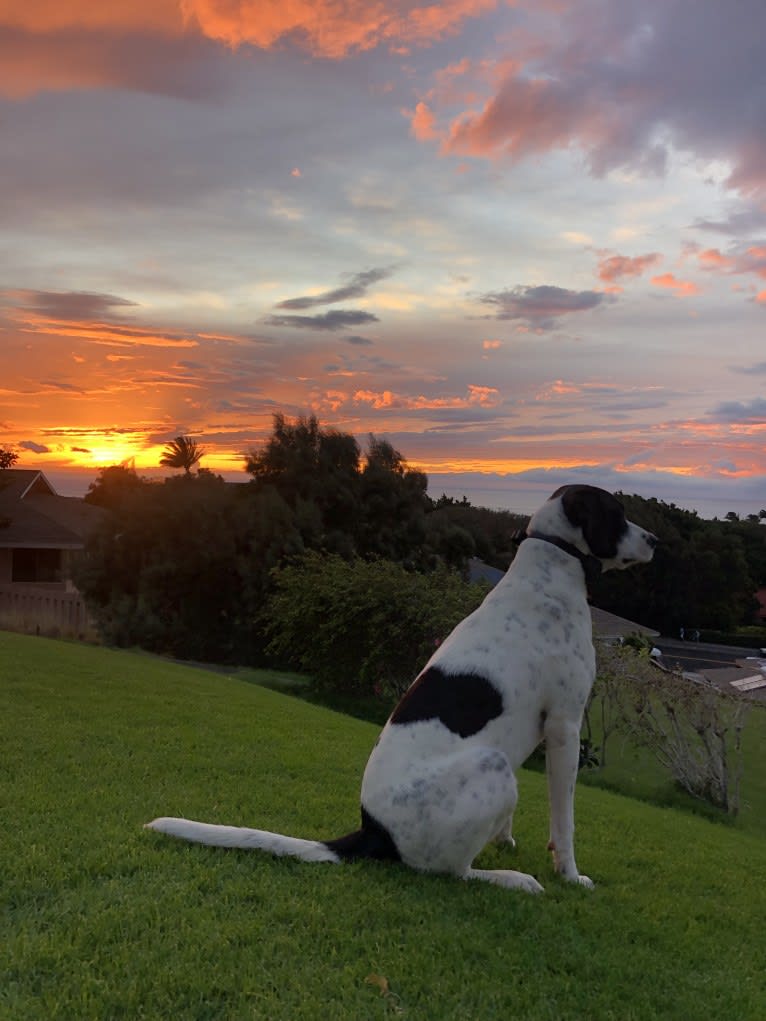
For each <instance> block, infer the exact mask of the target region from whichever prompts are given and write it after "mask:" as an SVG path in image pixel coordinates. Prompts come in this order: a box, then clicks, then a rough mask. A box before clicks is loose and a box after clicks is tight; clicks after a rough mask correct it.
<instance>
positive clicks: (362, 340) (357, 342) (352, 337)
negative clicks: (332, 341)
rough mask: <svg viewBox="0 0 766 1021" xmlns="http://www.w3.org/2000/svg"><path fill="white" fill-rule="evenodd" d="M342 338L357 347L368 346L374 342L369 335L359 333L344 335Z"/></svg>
mask: <svg viewBox="0 0 766 1021" xmlns="http://www.w3.org/2000/svg"><path fill="white" fill-rule="evenodd" d="M341 339H342V340H343V341H344V342H345V343H346V344H353V345H354V346H355V347H367V346H368V345H370V344H373V343H374V341H372V340H370V339H369V337H360V336H359V334H358V333H352V334H349V336H348V337H342V338H341Z"/></svg>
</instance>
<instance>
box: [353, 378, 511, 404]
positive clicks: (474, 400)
mask: <svg viewBox="0 0 766 1021" xmlns="http://www.w3.org/2000/svg"><path fill="white" fill-rule="evenodd" d="M353 400H354V403H355V404H369V405H370V406H371V407H372V408H375V409H376V410H380V409H382V408H398V409H407V410H411V411H424V410H439V409H442V408H470V407H481V408H494V407H496V406H497V405H498V404H499V403H500V393H499V391H498V390H497V389H496V388H495V387H492V386H476V385H474V384H473V383H469V384H468V393H467V395H466V396H465V397H425V396H424V395H423V394H420V395H419V396H417V397H407V396H404V395H401V394H395V393H393V391H391V390H383V391H375V390H357V391H356V393H355V394H354V397H353Z"/></svg>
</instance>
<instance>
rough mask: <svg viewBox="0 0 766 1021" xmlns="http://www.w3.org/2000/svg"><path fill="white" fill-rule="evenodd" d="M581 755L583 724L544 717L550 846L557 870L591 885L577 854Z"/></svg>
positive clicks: (584, 884)
mask: <svg viewBox="0 0 766 1021" xmlns="http://www.w3.org/2000/svg"><path fill="white" fill-rule="evenodd" d="M579 759H580V727H579V726H578V725H577V724H576V723H573V722H572V721H571V720H569V719H564V718H561V717H558V718H556V717H554V716H549V717H548V718H547V720H546V721H545V761H546V770H547V774H548V797H549V800H550V815H551V825H550V837H551V839H550V844H549V845H548V846H549V848H550V850H551V851H553V861H554V865H555V868H556V871H557V872H558V873H559V874H560V875H561V876H563V877H564V879H568V880H569V881H570V882H573V883H581V884H582V885H583V886H588V887H592V886H593V883H592V882H591V880H590V879H588V877H587V876H581V875H580V873H579V872H578V871H577V865H576V864H575V856H574V792H575V783H576V781H577V767H578V764H579Z"/></svg>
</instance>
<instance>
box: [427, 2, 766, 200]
mask: <svg viewBox="0 0 766 1021" xmlns="http://www.w3.org/2000/svg"><path fill="white" fill-rule="evenodd" d="M524 6H525V10H527V12H528V13H529V14H530V15H531V10H532V5H531V4H528V5H526V4H525V5H524ZM535 15H536V17H534V18H533V17H531V16H530V17H529V18H528V19H527V21H526V24H525V25H524V27H523V28H522V27H521V26H518V28H517V30H516V32H515V34H514V33H511V34H509V37H508V42H507V45H506V53H507V62H506V63H505V65H504V66H503V67H502V72H501V77H500V78H499V80H498V81H495V82H488V81H486V80H485V81H484V82H483V83H482V95H481V97H480V98H476V99H474V100H473V101H472V102H470V103H468V104H466V103H464V104H463V108H462V111H461V110H459V109H455V106H456V103H455V101H454V98H448V97H443V96H442V95H440V94H439V78H438V76H436V75H435V76H434V80H435V82H436V83H437V87H436V88H435V90H434V94H433V96H432V97H431V98H432V106H433V107H434V112H435V113H436V116H437V119H440V118H441V117H442V116H443V117H444V119H445V122H447V123H448V128H447V129H446V133H445V136H444V141H443V143H442V147H441V150H442V152H443V153H446V154H450V155H459V156H472V157H481V158H492V159H494V158H498V157H503V158H506V159H511V160H514V161H517V160H522V159H525V158H529V157H535V156H539V155H541V154H545V153H548V152H551V151H555V150H559V151H564V150H570V151H571V150H572V149H578V150H580V151H581V152H582V153H583V154H584V156H585V159H586V161H587V164H588V165H589V167H590V170H591V172H592V173H593V174H594V175H595V176H602V175H604V174H606V173H608V172H609V171H611V170H613V169H617V168H620V167H629V168H631V169H632V170H637V171H639V172H640V173H643V174H655V175H656V174H664V172H665V170H666V167H667V164H668V161H669V159H670V155H671V152H673V151H676V152H686V153H692V154H693V155H695V156H696V157H698V158H700V159H702V160H710V159H723V160H727V161H728V162H730V163H731V165H732V167H733V170H732V173H731V174H730V176H729V178H728V179H727V181H726V184H727V185H728V186H729V187H730V188H734V189H738V190H740V191H741V192H743V193H747V194H751V195H754V194H756V193H764V192H766V142H765V141H764V135H763V130H762V118H761V113H760V107H759V106H758V103H757V102H754V103H748V102H743V101H742V98H741V97H742V96H747V95H752V94H753V89H754V88H756V86H755V84H754V83H755V82H757V81H759V80H760V79H759V75H760V67H759V64H758V62H757V58H756V56H755V50H754V49H753V46H752V38H753V32H755V31H758V30H761V31H763V30H764V28H766V25H765V24H764V20H763V19H764V8H763V6H762V4H761V3H760V2H759V0H743V2H742V4H738V5H735V6H734V7H732V6H731V5H729V6H726V5H721V4H705V5H700V4H699V3H698V2H695V0H647V2H646V3H644V4H638V5H635V4H634V5H632V6H631V5H626V4H610V3H608V2H606V0H593V2H588V3H586V2H577V0H575V2H571V3H567V4H558V5H556V7H555V8H554V5H552V4H551V5H537V8H536V10H535ZM721 52H726V54H727V60H726V61H725V62H722V61H721V60H720V53H721ZM476 70H477V74H478V68H477V69H476ZM437 99H438V100H439V102H438V103H437Z"/></svg>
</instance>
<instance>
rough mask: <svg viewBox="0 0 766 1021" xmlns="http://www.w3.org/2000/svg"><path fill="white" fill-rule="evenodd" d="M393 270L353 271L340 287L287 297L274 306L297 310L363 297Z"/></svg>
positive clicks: (391, 268)
mask: <svg viewBox="0 0 766 1021" xmlns="http://www.w3.org/2000/svg"><path fill="white" fill-rule="evenodd" d="M393 272H394V270H393V267H388V268H381V269H368V270H364V271H363V272H362V273H355V274H354V275H353V276H352V277H351V280H350V281H349V282H348V283H347V284H345V285H343V286H342V287H336V288H334V289H333V290H331V291H323V292H322V293H321V294H314V295H306V296H305V297H302V298H288V299H287V300H286V301H280V302H279V304H278V305H277V306H276V307H277V308H287V309H293V310H295V311H298V310H300V309H306V308H316V306H317V305H333V304H335V302H338V301H348V300H349V299H351V298H363V297H364V295H365V294H366V293H367V291H368V290H369V289H370V288H371V287H372V286H373V284H377V283H379V282H380V281H381V280H386V279H387V278H388V277H390V276H391V275H392V273H393Z"/></svg>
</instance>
